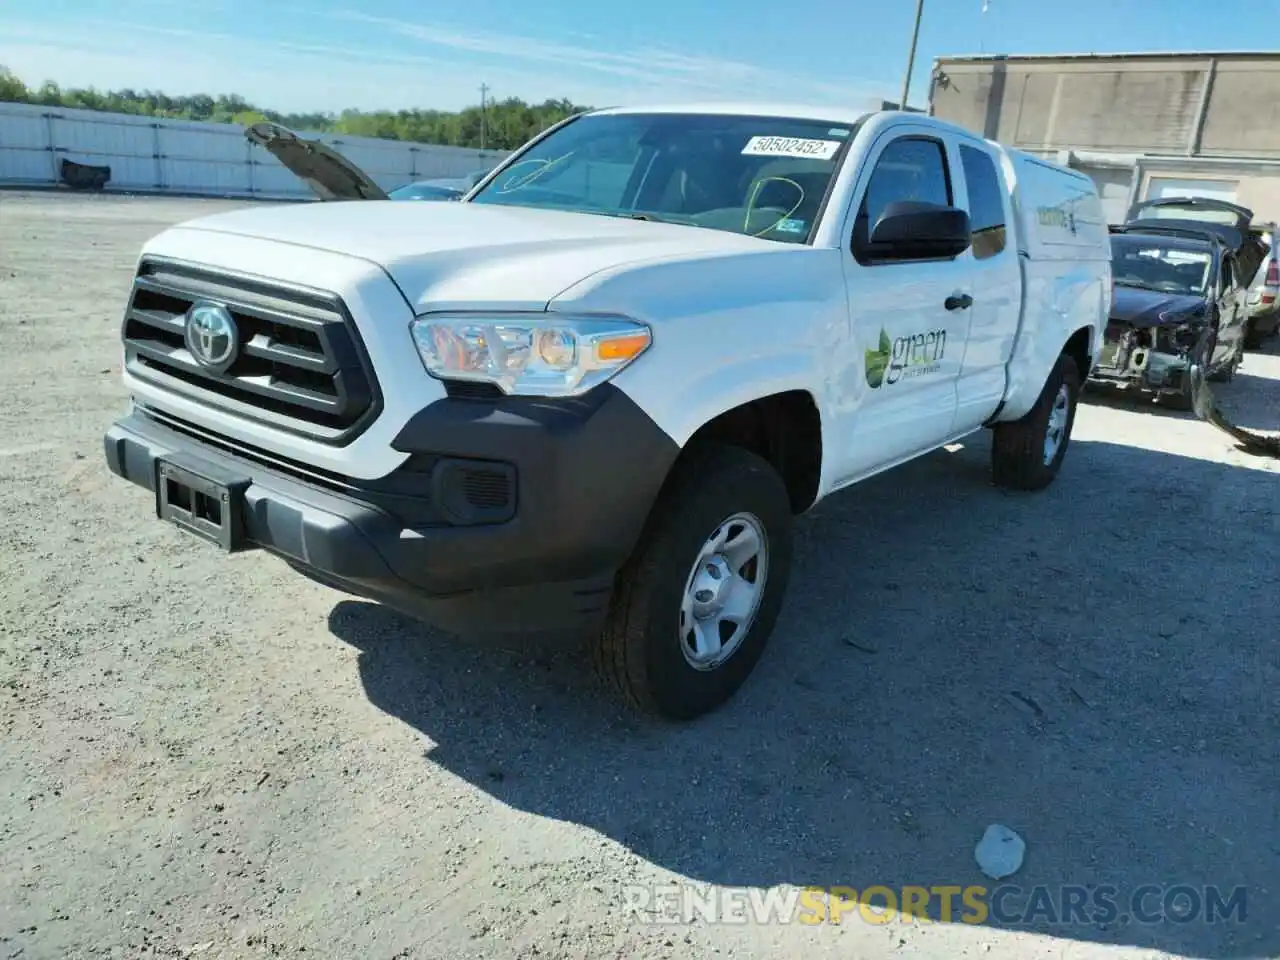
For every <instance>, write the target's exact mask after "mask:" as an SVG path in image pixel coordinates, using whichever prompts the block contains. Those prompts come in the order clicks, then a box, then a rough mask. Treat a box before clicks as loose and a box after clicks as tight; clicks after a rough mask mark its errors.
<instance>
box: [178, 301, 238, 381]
mask: <svg viewBox="0 0 1280 960" xmlns="http://www.w3.org/2000/svg"><path fill="white" fill-rule="evenodd" d="M183 339H184V340H185V341H186V344H187V350H188V351H189V352H190V354H191V356H192V357H194V358H195V360H196V362H197V363H199V364H200V366H202V367H207V368H209V369H210V370H214V371H217V372H219V373H221V372H222V371H224V370H226V369H227V367H229V366H231V364H232V363H233V362H234V361H235V359H236V355H237V354H238V353H239V352H240V331H239V330H237V329H236V322H235V320H234V319H233V318H232V316H231V311H229V310H228V309H227V308H226V307H224V306H223V305H222V304H220V303H209V302H208V301H206V300H200V301H197V302H196V303H193V304H192V305H191V309H189V310H188V311H187V328H186V332H185V335H184V338H183Z"/></svg>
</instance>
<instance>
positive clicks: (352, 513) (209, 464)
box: [104, 385, 679, 633]
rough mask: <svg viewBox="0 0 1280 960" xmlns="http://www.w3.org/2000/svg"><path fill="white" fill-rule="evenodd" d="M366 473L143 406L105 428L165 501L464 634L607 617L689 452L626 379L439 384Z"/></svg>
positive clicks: (215, 533)
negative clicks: (615, 384) (390, 451)
mask: <svg viewBox="0 0 1280 960" xmlns="http://www.w3.org/2000/svg"><path fill="white" fill-rule="evenodd" d="M393 446H395V447H396V449H398V450H401V451H402V452H404V453H407V454H408V455H409V456H408V459H407V460H406V461H405V463H404V465H403V466H402V467H401V468H399V469H398V470H397V471H395V472H394V473H392V474H391V475H389V476H387V477H384V478H381V479H380V480H378V481H360V480H353V479H350V478H345V477H340V476H336V475H333V474H328V473H322V472H319V471H315V470H313V469H310V468H308V467H306V466H305V465H303V464H297V463H293V462H286V461H283V460H281V459H280V458H278V457H274V456H273V455H271V454H270V452H269V451H264V450H259V449H257V448H249V447H246V446H245V445H243V444H239V443H236V442H232V441H229V440H227V439H226V438H224V437H221V436H218V435H214V434H210V433H208V432H207V431H203V430H200V429H199V428H196V427H194V426H193V425H191V424H187V423H184V422H181V421H177V420H175V419H174V418H172V417H170V416H168V415H166V414H164V413H161V412H159V411H152V410H147V409H145V408H135V410H134V411H133V412H132V413H131V414H129V415H128V416H126V417H124V418H123V419H121V420H120V421H118V422H116V423H115V424H114V425H113V426H112V427H111V428H110V429H109V430H108V431H107V434H106V437H105V438H104V447H105V453H106V460H107V464H108V466H109V467H110V469H111V471H112V472H113V473H115V474H116V475H118V476H120V477H123V478H125V479H126V480H129V481H131V482H133V483H135V484H137V485H138V486H141V487H144V488H146V489H147V490H149V491H151V493H152V497H153V500H154V503H155V512H156V515H157V516H158V517H161V518H164V519H167V520H170V521H172V522H174V523H176V524H178V525H179V526H181V527H184V528H185V529H187V530H188V531H190V532H193V533H196V534H197V535H199V536H202V537H204V538H205V539H207V540H209V541H212V542H213V543H214V544H217V545H218V546H220V547H221V548H222V549H224V550H238V549H252V548H262V549H265V550H267V551H269V552H270V553H273V554H275V555H277V556H280V557H282V558H283V559H284V560H286V561H287V562H288V563H289V564H290V565H291V566H292V567H294V568H295V569H296V570H298V571H299V572H301V573H303V574H305V575H307V576H308V577H310V578H312V579H314V580H316V581H319V582H320V583H323V584H325V585H328V586H331V587H334V588H336V589H339V590H343V591H345V592H348V593H351V594H354V595H356V596H361V597H365V598H368V599H371V600H376V601H379V602H382V603H385V604H387V605H388V606H391V607H395V608H397V609H399V610H402V611H404V612H406V613H409V614H411V615H413V616H417V617H419V618H421V619H424V620H427V621H429V622H431V623H434V624H436V625H438V626H440V627H442V628H444V629H446V630H450V631H453V632H457V633H473V632H478V633H486V632H512V631H519V632H523V631H544V630H579V629H581V630H588V629H595V628H597V627H598V626H599V624H600V622H601V621H602V619H603V617H604V614H605V612H606V610H607V605H608V601H609V598H610V595H611V592H612V588H613V579H614V576H615V574H616V572H617V570H618V568H619V567H620V566H621V565H622V564H623V562H625V560H626V558H627V556H628V555H629V554H630V553H631V550H632V548H633V547H634V545H635V542H636V541H637V540H638V538H639V535H640V533H641V531H642V529H643V526H644V523H645V520H646V519H647V517H648V513H649V510H650V508H651V506H652V505H653V503H654V501H655V500H656V498H657V496H658V493H659V491H660V489H661V486H662V483H663V481H664V480H665V477H666V474H667V471H668V470H669V468H670V466H671V464H672V463H673V462H674V460H675V457H676V455H677V454H678V452H679V451H678V448H677V447H676V445H675V443H674V442H673V441H672V440H671V439H670V438H669V437H668V436H667V435H666V434H665V433H663V432H662V431H661V430H660V429H659V428H658V427H657V426H656V425H655V424H654V423H653V422H652V421H651V420H650V419H649V418H648V417H647V416H646V415H645V414H644V413H643V412H642V411H641V410H640V409H639V408H638V407H637V406H636V405H635V404H634V403H632V402H631V400H630V399H629V398H628V397H627V396H626V395H625V394H624V393H622V392H621V391H618V390H615V389H614V388H612V387H610V386H609V385H605V386H604V387H602V388H599V389H598V390H596V391H592V394H591V395H589V397H588V398H583V399H579V400H575V401H572V402H556V401H550V402H548V401H541V402H538V401H528V400H512V399H507V400H502V401H496V402H478V401H469V400H454V399H447V400H441V401H438V402H437V403H434V404H431V405H430V406H429V407H427V408H426V409H424V410H423V411H421V412H420V413H419V414H418V415H417V416H415V417H414V418H413V419H412V420H410V422H409V423H408V424H407V425H406V426H405V428H404V429H403V430H402V431H401V433H400V434H399V435H398V436H397V438H396V440H395V442H394V443H393Z"/></svg>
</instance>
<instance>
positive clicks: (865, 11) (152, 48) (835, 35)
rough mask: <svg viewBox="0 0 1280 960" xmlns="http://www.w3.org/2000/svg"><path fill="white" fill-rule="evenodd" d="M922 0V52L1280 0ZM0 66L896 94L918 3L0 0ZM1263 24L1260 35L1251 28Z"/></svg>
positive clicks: (269, 92) (287, 87)
mask: <svg viewBox="0 0 1280 960" xmlns="http://www.w3.org/2000/svg"><path fill="white" fill-rule="evenodd" d="M982 6H983V2H982V0H925V11H924V22H923V27H922V29H921V33H920V42H919V47H918V50H917V53H916V71H915V75H914V77H913V80H912V96H911V100H912V102H922V101H923V98H924V97H926V96H927V91H928V81H929V70H930V65H931V62H932V59H933V57H935V56H944V55H953V54H969V53H983V52H985V53H997V52H999V53H1059V52H1090V51H1092V52H1099V53H1101V52H1117V51H1138V50H1197V49H1217V50H1236V49H1246V48H1249V47H1250V44H1251V43H1258V42H1260V41H1261V42H1265V41H1266V40H1267V39H1268V38H1271V39H1273V41H1274V40H1280V33H1277V31H1276V27H1275V24H1277V23H1280V0H1217V2H1215V3H1213V4H1208V3H1205V2H1204V0H1199V2H1194V0H1069V2H1058V0H989V9H988V10H987V12H985V13H983V12H982ZM0 8H2V9H0V64H4V65H7V66H8V67H9V68H10V69H12V70H13V71H14V72H15V73H16V74H17V75H18V76H19V77H21V78H22V79H23V80H24V81H26V82H27V83H28V84H38V83H40V82H41V81H43V80H45V79H53V80H56V81H57V82H59V83H60V84H62V85H64V86H96V87H98V88H99V89H106V88H120V87H133V88H134V89H148V88H149V89H163V90H165V91H167V92H170V93H197V92H201V93H215V94H216V93H238V94H240V95H242V96H244V97H245V98H246V99H248V100H250V101H252V102H254V103H257V104H260V105H262V106H266V107H270V108H275V109H279V110H286V111H287V110H313V109H318V110H340V109H342V108H343V107H359V108H363V109H374V108H379V107H383V108H389V109H399V108H404V107H414V106H417V107H436V108H441V109H456V108H458V107H461V106H464V105H467V104H471V103H476V102H478V100H479V96H480V94H479V86H480V84H481V83H482V82H483V83H487V84H488V85H489V88H490V91H491V94H490V95H491V96H494V97H498V98H502V97H504V96H517V97H522V98H524V99H526V100H541V99H544V98H547V97H569V98H571V99H573V100H574V101H576V102H578V103H584V104H589V105H593V106H604V105H608V104H625V103H636V102H643V101H657V100H662V101H690V100H723V99H766V100H784V101H810V102H817V103H822V104H828V103H846V104H859V102H860V101H861V100H862V99H864V98H867V97H881V96H883V97H886V98H891V99H892V98H896V97H897V96H898V93H899V92H900V90H901V84H902V71H903V68H904V66H905V64H906V57H907V51H908V47H909V44H910V28H911V23H912V19H913V17H914V13H915V0H641V2H639V3H623V2H622V0H612V2H610V0H543V2H541V3H530V2H528V0H471V2H469V3H448V4H441V3H432V2H429V0H3V3H2V4H0ZM1264 23H1270V24H1271V25H1272V26H1271V28H1270V29H1260V27H1259V26H1258V25H1259V24H1264Z"/></svg>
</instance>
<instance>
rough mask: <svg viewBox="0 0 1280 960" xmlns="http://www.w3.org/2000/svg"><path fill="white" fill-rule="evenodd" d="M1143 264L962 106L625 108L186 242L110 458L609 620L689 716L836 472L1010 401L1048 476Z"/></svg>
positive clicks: (193, 492)
mask: <svg viewBox="0 0 1280 960" xmlns="http://www.w3.org/2000/svg"><path fill="white" fill-rule="evenodd" d="M300 144H301V145H300ZM279 156H281V158H282V159H286V160H287V158H288V157H290V156H293V157H294V158H295V159H297V160H298V164H299V169H303V168H306V174H307V175H308V176H309V177H311V178H312V179H313V180H316V179H317V178H318V179H324V178H325V177H326V176H328V174H332V176H331V177H330V186H331V190H330V193H331V194H332V195H333V199H339V200H341V199H342V198H343V196H344V193H343V187H342V184H343V182H345V183H347V184H349V185H350V193H349V194H346V195H349V196H351V197H352V198H363V197H366V196H368V195H369V192H368V188H369V184H368V183H365V184H363V185H361V184H360V181H361V180H362V179H363V178H362V177H361V176H360V175H359V171H354V170H353V169H347V170H345V171H344V170H342V169H341V168H342V166H343V164H342V162H341V160H340V159H338V160H336V161H334V162H332V163H330V164H329V166H328V167H327V168H326V160H325V154H324V151H319V152H317V151H314V150H309V149H308V148H306V146H305V142H300V141H295V142H293V143H292V145H291V146H289V145H288V144H286V146H285V149H283V150H281V152H280V154H279ZM334 157H336V154H335V155H333V156H330V157H329V158H328V159H329V160H330V161H333V160H334ZM298 158H301V159H298ZM326 169H327V171H328V173H327V174H326ZM344 178H345V179H344ZM375 195H376V194H375ZM1110 258H1111V252H1110V247H1109V238H1108V233H1107V226H1106V223H1105V221H1104V218H1103V214H1102V209H1101V205H1100V203H1099V200H1098V196H1097V193H1096V190H1095V188H1094V185H1093V183H1092V182H1091V181H1090V180H1089V179H1088V178H1087V177H1085V176H1084V175H1082V174H1080V173H1077V172H1074V171H1071V170H1068V169H1064V168H1061V167H1058V166H1055V165H1053V164H1050V163H1047V162H1044V161H1042V160H1039V159H1037V158H1034V157H1031V156H1029V155H1024V154H1021V153H1018V152H1015V151H1011V150H1008V149H1005V148H1002V147H1001V146H999V145H997V144H995V143H992V142H990V141H987V140H984V139H982V138H980V137H977V136H975V135H973V134H971V133H968V132H966V131H965V130H963V129H960V128H958V127H955V126H952V125H950V124H947V123H943V122H940V121H938V120H936V119H933V118H931V117H928V116H923V115H917V114H909V113H901V112H878V113H872V114H866V115H856V114H845V113H842V112H841V111H839V110H826V109H785V110H777V109H770V108H766V107H761V106H746V107H741V108H739V107H731V106H725V105H716V106H713V107H706V108H695V107H689V106H683V107H673V108H652V109H636V108H627V109H610V110H600V111H593V112H589V113H586V114H583V115H580V116H575V117H572V118H570V119H569V120H566V121H565V122H563V123H561V124H558V125H556V126H555V127H553V128H551V129H549V130H547V131H546V132H544V133H543V134H541V135H540V136H538V137H536V138H535V139H534V140H532V141H531V142H530V143H528V144H527V145H526V146H524V147H523V148H521V149H520V150H518V151H516V152H515V153H514V154H512V155H511V156H510V157H508V158H507V159H506V160H505V161H504V162H503V163H501V164H500V165H499V166H498V167H497V168H495V170H494V171H492V172H491V173H490V174H489V175H488V176H487V177H486V178H485V179H484V180H482V181H481V182H480V183H478V184H477V185H476V186H475V187H474V188H473V189H472V190H471V191H470V192H469V193H468V195H467V196H466V197H464V198H463V200H462V201H461V202H453V203H431V204H420V203H402V202H395V201H391V202H387V201H385V200H367V199H362V200H361V202H317V203H304V204H298V205H285V206H281V205H270V206H255V207H253V208H248V209H240V210H236V211H232V212H228V213H221V214H216V215H213V216H207V217H203V218H201V219H198V220H194V221H191V222H188V223H184V224H180V225H178V226H176V227H173V228H171V229H168V230H166V231H164V232H163V233H161V234H160V235H159V236H157V237H155V238H154V239H153V240H151V241H150V242H149V243H148V244H147V245H146V246H145V248H144V250H143V252H142V255H141V257H140V259H139V262H138V266H137V271H136V277H135V279H134V281H133V288H132V293H131V295H130V298H129V301H128V305H127V308H126V311H125V316H124V321H123V327H122V336H123V351H124V382H125V385H126V387H127V389H128V391H129V393H130V395H131V397H132V405H131V411H130V412H129V413H128V415H127V416H125V417H124V418H123V419H121V420H120V421H119V422H117V423H116V424H115V425H113V426H112V427H111V428H110V430H109V432H108V433H107V436H106V438H105V448H106V458H107V461H108V463H109V465H110V468H111V470H112V471H114V472H115V473H116V474H118V475H120V476H122V477H124V478H126V479H128V480H130V481H132V482H134V483H136V484H138V485H140V486H142V487H145V488H147V489H148V490H150V491H151V492H152V494H153V495H154V504H155V510H156V513H157V515H158V516H159V517H161V518H163V519H164V520H167V521H171V522H173V523H175V524H177V525H179V526H181V527H183V528H185V529H187V530H188V531H191V532H194V533H196V534H199V535H201V536H203V537H205V538H206V539H208V540H210V541H212V542H213V543H215V544H218V545H219V546H220V547H221V548H222V549H224V550H238V549H241V548H249V547H254V548H265V549H266V550H267V551H269V552H271V553H273V554H276V555H278V556H280V557H282V558H284V559H285V560H286V561H287V562H288V563H289V564H291V565H292V566H293V567H294V568H295V569H296V570H298V571H299V572H301V573H304V574H306V575H307V576H310V577H312V578H313V579H315V580H318V581H320V582H321V583H324V584H328V585H330V586H333V587H335V588H338V589H341V590H344V591H347V592H349V593H352V594H355V595H359V596H362V597H366V598H371V599H375V600H378V601H381V602H384V603H387V604H389V605H392V606H394V607H396V608H398V609H401V610H403V611H407V612H409V613H412V614H415V615H418V616H420V617H422V618H423V619H425V620H427V621H430V622H433V623H436V624H438V625H440V626H442V627H444V628H446V629H449V630H451V631H454V632H490V631H499V632H507V631H512V630H525V629H528V630H538V631H544V630H547V629H553V628H554V629H561V628H578V629H581V630H583V631H585V632H586V633H588V634H589V635H590V636H591V637H592V645H593V649H594V650H595V654H596V661H597V663H598V665H599V666H600V668H601V669H602V671H603V673H604V675H605V677H606V679H607V681H608V682H609V683H610V684H611V685H612V686H614V687H615V688H616V689H617V691H618V692H619V694H621V695H622V696H623V697H624V698H625V699H626V700H627V701H629V702H630V703H631V704H633V705H634V706H636V707H638V708H640V709H643V710H646V711H649V712H652V713H656V714H658V715H662V716H666V717H669V718H675V719H690V718H693V717H696V716H698V715H700V714H703V713H705V712H707V711H709V710H712V709H714V708H715V707H717V706H718V705H720V704H722V703H723V702H724V701H726V700H727V699H728V698H729V697H731V696H732V695H733V693H734V692H735V691H736V690H737V689H738V687H739V686H740V684H742V682H743V681H744V679H745V678H746V677H747V676H748V674H749V673H750V672H751V670H752V669H753V667H754V666H755V664H756V662H757V661H758V659H759V657H760V655H761V651H762V650H763V649H764V646H765V644H766V641H767V639H768V637H769V635H770V634H771V632H772V631H773V629H774V624H775V621H776V620H777V618H778V615H779V611H780V609H781V608H782V603H783V597H784V594H785V592H786V585H787V580H788V576H789V573H790V566H791V556H792V524H793V519H794V517H796V516H797V515H799V514H802V513H804V512H806V511H807V510H809V509H810V508H812V507H813V506H814V505H815V504H817V503H818V502H819V501H820V500H822V499H823V498H824V497H826V496H828V495H829V494H831V493H833V492H834V491H836V490H839V489H841V488H842V487H847V486H849V485H850V484H854V483H857V482H858V481H859V480H863V479H865V478H867V477H870V476H872V475H873V474H876V473H879V472H881V471H883V470H886V469H888V468H890V467H893V466H895V465H897V464H900V463H903V462H904V461H907V460H910V459H912V458H914V457H919V456H921V455H923V454H926V453H929V452H930V451H932V450H935V449H936V448H938V447H941V446H943V445H945V444H948V443H950V442H952V441H955V440H957V439H959V438H961V437H964V436H966V435H968V434H972V433H974V432H975V431H978V430H981V429H982V428H984V427H985V428H989V429H990V430H991V433H992V468H993V471H994V477H995V481H996V482H997V483H999V484H1001V485H1003V486H1005V487H1010V488H1017V489H1024V490H1032V489H1039V488H1042V487H1044V486H1045V485H1047V484H1048V483H1049V482H1050V481H1052V479H1053V478H1054V477H1055V475H1056V474H1057V473H1058V470H1059V467H1060V466H1061V464H1062V460H1063V455H1064V454H1065V452H1066V450H1067V444H1068V440H1069V438H1070V435H1071V428H1072V422H1073V417H1074V413H1075V407H1076V397H1077V392H1078V389H1079V386H1080V383H1081V381H1082V379H1083V378H1084V377H1085V376H1087V374H1088V373H1089V370H1090V368H1091V366H1092V363H1093V359H1094V357H1095V356H1096V354H1097V351H1098V349H1099V343H1100V338H1101V335H1102V332H1103V330H1104V328H1105V325H1106V320H1107V316H1108V309H1109V305H1110V300H1111V265H1110ZM869 535H870V536H874V532H872V533H871V534H869Z"/></svg>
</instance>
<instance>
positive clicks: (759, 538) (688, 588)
mask: <svg viewBox="0 0 1280 960" xmlns="http://www.w3.org/2000/svg"><path fill="white" fill-rule="evenodd" d="M768 573H769V540H768V538H767V537H766V536H765V532H764V526H763V525H762V524H761V523H760V521H759V520H758V519H756V517H754V516H752V515H751V514H749V513H735V514H734V515H733V516H732V517H730V518H729V519H728V520H726V521H724V523H722V524H720V526H719V527H717V528H716V531H715V532H714V533H713V534H711V536H710V537H708V538H707V542H706V543H704V544H703V545H702V549H701V550H700V551H698V559H697V560H696V561H695V562H694V564H693V568H692V569H691V570H690V571H689V577H688V579H687V580H686V581H685V587H684V598H683V600H682V601H681V604H680V649H681V650H683V651H684V656H685V659H686V660H687V661H689V665H690V666H692V667H694V668H695V669H697V670H714V669H715V668H716V667H718V666H720V664H722V663H724V662H725V661H726V660H728V659H729V657H731V656H733V653H734V651H735V650H737V649H738V647H739V646H740V645H741V643H742V641H743V640H744V639H746V636H747V634H748V633H749V632H750V631H751V625H752V623H754V622H755V618H756V612H757V611H758V610H759V609H760V598H761V597H762V596H763V595H764V582H765V577H766V576H767V575H768Z"/></svg>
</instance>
